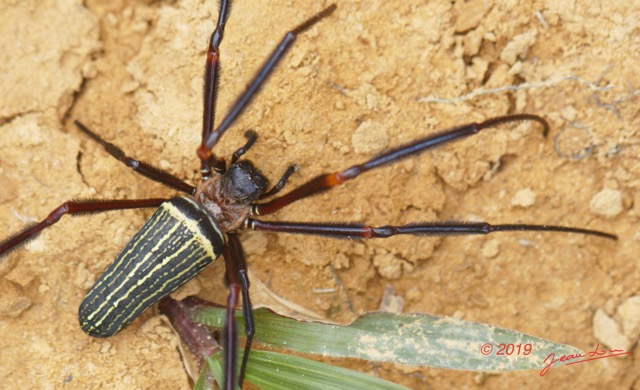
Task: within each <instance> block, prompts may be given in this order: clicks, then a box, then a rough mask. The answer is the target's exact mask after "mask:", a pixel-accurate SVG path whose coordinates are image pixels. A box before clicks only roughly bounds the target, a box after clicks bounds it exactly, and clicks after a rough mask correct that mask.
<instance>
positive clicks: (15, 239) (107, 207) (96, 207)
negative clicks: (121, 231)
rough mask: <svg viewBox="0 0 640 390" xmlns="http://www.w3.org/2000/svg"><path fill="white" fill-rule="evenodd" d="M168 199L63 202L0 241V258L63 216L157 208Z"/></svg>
mask: <svg viewBox="0 0 640 390" xmlns="http://www.w3.org/2000/svg"><path fill="white" fill-rule="evenodd" d="M167 200H168V199H137V200H74V201H70V202H65V203H63V204H61V205H60V206H58V207H57V208H56V209H55V210H53V211H52V212H51V213H50V214H49V215H48V216H47V218H45V219H44V220H42V221H40V222H38V223H36V224H32V225H29V226H27V227H25V228H24V229H22V230H21V231H19V232H17V233H15V234H14V235H12V236H10V237H9V238H7V239H6V240H4V241H0V257H2V256H4V255H6V254H7V253H9V252H11V251H12V250H14V249H16V248H17V247H18V246H20V245H22V244H24V243H25V242H27V241H29V240H31V239H33V238H35V237H37V236H38V234H40V232H41V231H43V230H44V229H46V228H48V227H49V226H51V225H53V224H54V223H56V222H58V221H59V220H60V218H62V216H63V215H65V214H69V215H79V214H90V213H101V212H103V211H111V210H124V209H141V208H145V207H158V206H160V205H161V204H162V203H164V202H166V201H167Z"/></svg>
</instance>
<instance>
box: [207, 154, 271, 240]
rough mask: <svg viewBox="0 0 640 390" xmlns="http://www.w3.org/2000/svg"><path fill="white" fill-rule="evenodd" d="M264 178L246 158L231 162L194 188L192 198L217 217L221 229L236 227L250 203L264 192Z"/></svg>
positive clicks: (240, 222)
mask: <svg viewBox="0 0 640 390" xmlns="http://www.w3.org/2000/svg"><path fill="white" fill-rule="evenodd" d="M266 188H267V179H266V178H265V177H264V176H263V175H262V173H260V171H258V169H256V167H254V166H253V164H252V163H251V162H249V161H247V160H243V161H239V162H237V163H234V164H231V165H230V166H229V168H228V169H227V171H226V172H225V173H223V174H221V175H214V176H213V177H212V178H210V179H208V180H206V181H204V182H203V183H202V184H200V185H199V186H198V187H197V189H196V194H195V198H196V200H197V201H198V202H200V203H201V204H202V205H203V206H204V207H205V208H206V209H207V211H209V213H210V214H211V215H212V216H213V217H214V218H216V219H217V220H218V223H219V224H220V227H222V230H224V231H231V230H234V229H236V228H238V227H239V226H240V225H241V224H242V222H243V221H244V220H245V218H246V217H247V216H248V215H249V212H250V209H251V203H253V202H254V201H255V200H257V199H258V198H259V197H260V195H262V194H264V192H265V190H266Z"/></svg>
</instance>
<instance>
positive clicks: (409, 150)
mask: <svg viewBox="0 0 640 390" xmlns="http://www.w3.org/2000/svg"><path fill="white" fill-rule="evenodd" d="M518 121H535V122H538V123H540V124H541V125H542V126H543V127H544V135H545V136H546V135H547V133H548V132H549V124H548V123H547V121H546V120H544V118H542V117H539V116H537V115H529V114H517V115H507V116H501V117H497V118H491V119H487V120H486V121H484V122H480V123H469V124H466V125H463V126H459V127H455V128H453V129H449V130H446V131H443V132H441V133H437V134H433V135H430V136H428V137H425V138H422V139H419V140H417V141H414V142H412V143H409V144H406V145H402V146H400V147H398V148H395V149H392V150H390V151H388V152H386V153H383V154H380V155H378V156H376V157H374V158H372V159H371V160H369V161H367V162H365V163H363V164H359V165H354V166H352V167H350V168H347V169H345V170H344V171H342V172H334V173H325V174H321V175H319V176H316V177H315V178H313V179H311V180H310V181H308V182H306V183H305V184H303V185H301V186H300V187H298V188H296V189H294V190H293V191H291V192H289V193H288V194H286V195H284V196H281V197H279V198H276V199H274V200H272V201H270V202H267V203H262V204H256V205H254V206H253V209H252V211H253V213H254V214H256V215H267V214H271V213H274V212H276V211H278V210H280V209H282V208H283V207H286V206H288V205H290V204H291V203H293V202H295V201H298V200H300V199H304V198H306V197H309V196H311V195H315V194H318V193H320V192H323V191H327V190H329V189H331V188H333V187H335V186H337V185H339V184H342V183H344V182H345V181H347V180H351V179H355V178H356V177H358V176H360V175H361V174H362V173H364V172H367V171H369V170H371V169H374V168H378V167H381V166H384V165H387V164H391V163H394V162H398V161H400V160H402V159H403V158H407V157H412V156H416V155H418V154H420V153H422V152H424V151H425V150H427V149H431V148H435V147H437V146H440V145H443V144H445V143H447V142H450V141H454V140H456V139H459V138H465V137H469V136H471V135H474V134H477V133H478V132H480V130H484V129H487V128H491V127H495V126H497V125H501V124H503V123H510V122H518Z"/></svg>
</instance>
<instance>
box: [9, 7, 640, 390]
mask: <svg viewBox="0 0 640 390" xmlns="http://www.w3.org/2000/svg"><path fill="white" fill-rule="evenodd" d="M216 3H217V2H216V1H214V0H206V1H202V0H173V1H150V0H140V1H124V0H118V1H108V2H107V1H97V0H86V1H79V0H64V1H62V0H61V1H54V0H45V1H41V0H38V1H36V0H30V1H4V2H2V3H0V47H2V50H1V52H0V125H1V126H2V127H1V129H0V238H3V237H6V236H8V235H9V234H10V233H11V232H15V231H17V230H19V229H21V228H22V227H24V226H25V225H26V224H28V223H31V222H34V221H37V220H41V219H43V218H44V217H46V215H47V214H48V213H49V212H50V211H51V210H53V209H54V208H55V207H57V206H58V205H60V204H61V203H62V202H64V201H66V200H71V199H87V198H94V199H139V198H150V197H171V196H174V195H175V194H176V193H175V192H174V191H172V190H170V189H167V188H164V187H163V186H161V185H159V184H156V183H153V182H151V181H149V180H147V179H145V178H142V177H139V176H138V175H135V174H134V173H133V172H132V171H131V170H130V169H129V168H127V167H125V166H123V165H122V164H121V163H119V162H117V161H115V160H114V159H113V158H111V157H110V156H109V155H108V154H107V153H105V152H104V150H103V149H102V148H101V147H99V146H98V145H96V143H95V142H92V141H91V140H89V139H88V138H87V137H86V136H84V135H83V134H82V133H81V132H79V131H78V129H77V128H75V127H74V126H73V120H75V119H78V120H81V121H82V122H83V123H85V124H87V125H88V126H89V127H90V128H92V129H94V130H95V131H97V132H99V133H100V134H101V135H102V136H103V137H104V138H105V139H107V140H108V141H110V142H113V143H115V144H118V145H120V146H121V147H122V148H123V149H124V150H125V151H126V153H128V154H129V155H132V156H135V157H137V158H139V159H141V160H143V161H147V162H150V163H152V164H156V165H159V166H160V167H162V168H164V169H166V170H168V171H169V172H172V173H174V174H175V175H177V176H179V177H182V178H185V180H187V181H188V182H191V183H196V182H197V181H198V161H197V160H196V158H195V153H194V151H195V148H196V146H197V145H198V142H199V136H200V132H201V124H200V121H201V116H202V107H201V106H202V103H201V90H202V79H201V76H202V70H203V63H204V52H205V49H206V44H207V42H208V36H209V34H210V32H211V30H212V27H213V24H214V20H215V17H216V12H217V9H216V7H217V5H216ZM320 3H322V2H320ZM320 3H319V2H317V1H310V0H302V1H288V0H269V1H248V0H238V1H236V2H235V4H234V6H233V10H232V14H231V18H230V20H229V23H228V28H227V31H226V35H225V40H224V42H223V49H222V63H223V75H222V77H223V79H222V82H221V87H220V91H219V92H220V93H219V97H220V99H219V112H225V110H226V109H227V108H228V107H229V106H230V104H231V103H232V101H233V99H234V98H235V97H236V96H237V95H238V93H239V92H240V91H242V90H243V89H244V87H245V85H246V84H247V82H248V81H249V80H250V78H251V77H252V76H253V74H254V73H255V72H256V70H257V69H258V68H259V66H260V65H261V63H262V62H263V60H264V58H265V57H266V56H267V55H268V53H270V52H271V50H272V48H273V47H274V46H275V45H276V43H277V42H278V41H279V39H280V38H281V37H282V35H283V34H284V32H285V31H286V29H287V28H290V27H293V26H295V25H296V24H297V23H299V22H300V21H302V20H304V18H306V17H308V16H310V15H312V14H313V13H315V12H317V11H318V10H320V9H321V8H322V6H323V5H324V6H326V5H328V4H329V3H328V2H325V3H324V4H320ZM337 3H338V10H337V11H336V12H335V14H334V15H332V16H331V17H330V18H327V19H326V20H324V21H322V23H320V24H319V25H318V26H316V27H314V28H313V29H312V30H311V31H309V32H308V33H305V34H304V35H303V36H301V37H300V38H299V39H298V40H297V42H296V44H295V46H294V47H293V49H292V50H291V51H290V53H289V54H288V55H287V57H286V58H285V59H284V61H283V62H282V64H281V66H280V67H279V68H278V69H277V71H276V72H275V73H274V75H273V77H272V78H271V79H270V80H269V83H268V84H267V85H266V86H265V88H264V90H263V91H262V93H261V94H260V95H259V96H258V97H257V99H256V100H255V101H254V102H253V104H252V105H251V106H250V107H249V108H248V109H247V110H246V112H245V113H244V114H243V115H242V117H241V118H240V120H239V121H238V122H237V123H236V124H235V126H234V127H233V128H232V129H231V130H230V131H229V133H228V134H227V135H225V137H224V138H223V140H222V142H221V143H220V144H219V145H218V147H217V148H216V150H217V151H218V152H219V153H221V154H223V155H225V156H228V155H230V154H231V153H232V152H233V151H234V150H235V149H236V148H237V147H238V146H239V145H240V144H242V143H243V142H244V138H243V132H244V131H245V130H247V129H253V130H255V131H256V132H257V133H258V134H259V135H260V138H259V140H258V142H257V144H256V145H255V147H254V148H253V149H252V150H251V151H250V153H249V154H248V158H250V159H251V160H253V161H254V162H256V164H257V165H258V166H259V167H260V169H262V171H263V172H264V173H265V174H266V175H267V176H268V177H270V178H272V180H276V179H277V178H278V177H279V176H280V175H281V173H282V172H283V171H284V169H285V168H286V167H287V166H288V165H289V164H292V163H295V164H297V165H298V166H299V167H300V170H299V172H298V173H296V174H295V175H294V176H293V177H292V179H291V181H290V183H289V187H290V188H291V187H294V186H296V185H298V184H301V183H302V182H304V181H305V180H308V179H310V178H311V177H313V176H314V175H316V174H318V173H320V172H323V171H335V170H340V169H344V168H346V167H349V166H351V165H353V164H356V163H360V162H363V161H365V160H366V159H368V158H369V157H371V156H373V155H374V154H376V153H378V152H380V151H382V150H384V149H388V148H391V147H394V146H396V145H399V144H402V143H404V142H408V141H410V140H413V139H416V138H417V137H421V136H425V135H427V134H430V133H434V132H436V131H438V130H442V129H446V128H449V127H453V126H456V125H459V124H463V123H468V122H473V121H481V120H484V119H486V118H490V117H494V116H499V115H505V114H512V113H521V112H528V113H536V114H539V115H541V116H543V117H545V118H547V119H548V121H549V122H550V125H551V131H550V134H549V136H548V137H547V138H544V137H543V136H542V134H541V129H540V127H539V126H537V125H536V124H531V123H520V124H514V125H509V126H501V127H500V128H496V129H491V130H487V131H485V132H482V133H481V134H479V135H477V136H474V137H472V138H469V139H466V140H463V141H459V142H456V143H454V144H449V145H447V146H445V147H443V148H440V149H438V150H435V151H433V152H429V153H425V154H424V155H421V156H419V157H417V158H413V159H410V160H406V161H403V162H401V163H398V164H395V165H393V166H389V167H385V168H382V169H378V170H375V171H372V172H369V173H367V174H365V175H363V176H362V177H360V178H359V179H358V180H355V181H353V182H348V183H346V184H345V185H343V186H341V187H340V188H336V189H334V190H333V191H331V192H329V193H326V194H322V195H319V196H316V197H313V198H310V199H307V200H304V201H301V202H299V203H296V204H295V205H292V206H291V207H289V208H288V209H286V210H282V211H280V212H278V213H277V214H275V215H273V216H269V217H265V219H272V220H282V221H286V220H289V221H357V222H364V223H369V224H373V225H385V224H404V223H409V222H413V221H426V220H473V221H478V220H485V221H488V222H493V223H518V222H520V223H538V224H559V225H569V226H576V227H584V228H591V229H599V230H603V231H607V232H613V233H615V234H617V235H618V236H619V238H620V239H619V241H617V242H612V241H609V240H605V239H601V238H597V237H587V236H581V235H570V234H548V233H535V232H528V233H526V232H522V233H501V234H492V235H488V236H478V237H450V238H445V239H436V238H416V237H396V238H391V239H387V240H371V241H369V242H362V241H347V240H341V241H334V240H330V239H323V238H313V237H300V236H292V235H271V234H262V233H256V232H244V233H242V234H241V239H242V241H243V243H244V245H245V249H246V252H247V255H248V261H249V267H250V268H251V270H252V272H253V278H254V279H255V280H258V279H259V280H260V281H262V282H263V283H264V284H265V286H267V288H268V289H269V290H270V291H271V292H272V293H274V294H276V295H278V296H280V297H282V298H284V299H286V300H289V301H291V302H293V303H296V304H298V305H301V306H303V307H304V308H306V309H307V310H309V311H311V312H314V313H316V314H317V315H318V316H320V317H323V318H327V319H329V320H332V321H338V322H349V321H350V320H353V319H354V318H355V317H356V316H357V315H358V314H360V313H363V312H367V311H373V310H377V309H379V308H380V307H381V302H382V297H383V294H384V291H385V289H386V290H387V291H388V292H391V293H390V294H391V296H392V297H395V298H401V299H402V301H403V304H402V305H398V304H396V305H383V308H385V309H388V310H402V311H403V312H420V313H429V314H434V315H444V316H455V317H458V318H462V319H465V320H471V321H478V322H484V323H490V324H494V325H498V326H502V327H506V328H510V329H516V330H519V331H522V332H525V333H528V334H532V335H536V336H539V337H542V338H545V339H549V340H553V341H557V342H561V343H565V344H570V345H573V346H575V347H578V348H581V349H583V350H590V349H593V348H594V347H595V346H596V345H597V344H598V343H600V344H601V345H603V346H607V347H619V346H620V345H612V344H614V343H618V342H621V343H623V344H624V348H627V350H630V351H631V354H630V355H629V356H627V357H624V358H612V359H604V360H600V361H596V362H590V363H584V364H577V365H573V366H568V367H562V368H558V369H555V370H553V371H552V372H550V373H549V374H548V375H547V376H545V377H543V378H541V377H539V375H538V371H535V370H534V371H521V372H510V373H501V374H494V373H490V374H489V373H487V374H484V373H475V372H454V371H448V370H442V369H428V368H427V369H420V368H414V367H405V366H397V365H393V364H375V365H374V364H368V363H364V362H340V361H334V362H333V363H335V364H342V365H345V366H348V367H351V368H355V369H358V370H361V371H364V372H368V373H370V374H372V375H379V376H381V377H384V378H386V379H389V380H392V381H397V382H399V383H401V384H403V385H405V386H408V387H410V388H415V389H424V388H443V387H445V388H507V387H508V388H523V387H525V388H526V387H530V388H539V387H547V388H552V387H554V386H562V387H565V386H567V385H570V386H571V387H575V388H607V387H608V388H638V386H640V383H639V382H638V380H639V379H638V373H640V365H639V363H638V358H639V354H638V348H634V346H635V345H636V344H637V340H638V332H639V331H638V329H637V327H638V321H639V315H638V311H635V314H634V312H633V302H637V301H634V299H631V300H630V298H632V297H634V296H638V295H640V289H639V286H640V272H639V269H638V268H639V265H640V262H639V261H640V260H639V255H638V254H639V253H640V230H639V228H638V226H639V225H638V219H639V218H640V179H639V178H640V161H639V159H638V156H639V155H640V138H639V129H640V115H639V113H640V111H639V107H640V96H639V95H640V76H639V72H638V69H640V59H639V57H638V53H640V40H639V39H638V37H639V36H640V27H638V26H639V24H640V19H639V16H638V15H640V7H639V5H638V2H633V1H631V2H610V1H605V0H601V1H599V0H587V1H551V0H549V1H544V0H539V1H511V0H507V1H495V0H485V1H482V0H471V1H468V2H464V1H441V0H433V1H422V0H402V1H381V0H374V1H366V2H364V1H340V0H339V1H337ZM151 213H152V210H136V211H122V212H119V211H115V212H109V213H104V214H100V215H94V216H84V217H64V218H63V219H62V220H61V222H60V223H58V224H57V225H55V227H52V228H50V229H48V230H46V231H45V232H44V233H42V234H41V235H40V236H39V237H38V238H37V239H35V240H33V241H31V242H29V243H28V244H27V245H25V246H24V247H22V248H20V249H18V250H16V251H14V252H12V253H11V254H10V255H9V256H7V257H5V258H3V259H1V260H0V383H1V384H2V385H0V387H3V388H7V389H18V388H34V389H35V388H40V389H61V388H65V389H97V388H111V389H151V388H155V389H158V388H164V389H188V388H189V386H190V384H189V379H188V376H187V374H186V373H185V369H184V368H183V364H182V359H181V356H180V353H179V352H178V349H177V347H176V345H177V340H176V338H175V336H174V335H173V333H172V332H171V330H170V329H169V328H168V326H167V325H166V324H165V323H164V322H163V321H162V320H161V319H160V318H159V317H157V316H156V315H155V311H154V310H152V311H149V312H148V313H145V314H144V315H143V316H142V317H141V318H139V319H138V320H136V321H135V322H134V323H133V324H132V325H131V326H129V327H128V328H127V329H125V330H124V331H123V332H121V333H120V334H118V335H117V336H116V337H113V338H109V339H92V338H89V337H88V336H86V335H85V334H84V333H83V332H82V331H81V330H80V328H79V326H78V322H77V318H76V316H77V308H78V306H79V304H80V302H81V301H82V298H83V297H84V294H85V293H86V291H87V289H88V288H89V287H90V286H91V285H92V283H93V282H94V281H95V279H96V278H97V277H98V276H99V275H100V273H101V272H102V271H103V270H104V269H105V268H106V267H107V265H108V264H109V263H110V261H112V259H114V258H115V256H116V255H117V253H118V251H119V249H120V248H121V247H122V246H124V245H125V244H126V242H127V240H128V239H129V238H130V237H131V236H132V235H133V234H134V233H135V231H136V230H137V229H138V228H139V227H140V226H141V224H142V223H143V222H144V220H145V218H148V217H149V216H150V215H151ZM222 275H223V267H222V265H221V264H216V265H214V266H212V267H210V268H209V269H207V270H206V271H205V272H203V273H202V274H201V275H200V276H199V277H198V278H197V279H196V280H195V281H194V282H192V283H190V284H189V285H188V286H187V287H186V288H187V291H186V292H184V293H187V292H188V293H196V294H198V295H199V296H202V297H205V298H207V299H210V300H213V301H216V302H223V301H224V299H225V296H226V293H225V290H224V287H223V278H222ZM388 294H389V293H388ZM262 296H263V295H262V294H259V293H256V297H255V298H254V301H255V302H256V303H257V304H260V303H269V302H268V301H265V300H263V298H262ZM636 299H637V298H636ZM392 301H395V302H398V301H399V299H395V300H392ZM629 302H631V303H629ZM625 303H626V304H627V305H626V306H625ZM621 307H623V308H626V309H625V310H621V309H620V308H621ZM636 310H637V309H636ZM608 319H610V320H611V321H610V322H608ZM634 327H635V328H634ZM601 328H602V329H604V330H601ZM603 332H604V333H603Z"/></svg>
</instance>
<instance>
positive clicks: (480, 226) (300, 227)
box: [245, 218, 618, 240]
mask: <svg viewBox="0 0 640 390" xmlns="http://www.w3.org/2000/svg"><path fill="white" fill-rule="evenodd" d="M245 224H246V227H248V228H250V229H253V230H261V231H265V232H278V233H294V234H312V235H316V236H325V237H333V238H350V239H355V238H365V239H369V238H387V237H391V236H395V235H399V234H410V235H414V236H459V235H471V234H489V233H493V232H506V231H543V232H564V233H577V234H588V235H592V236H598V237H603V238H607V239H610V240H617V239H618V237H617V236H616V235H614V234H609V233H604V232H601V231H598V230H589V229H579V228H573V227H565V226H554V225H527V224H505V225H490V224H488V223H486V222H421V223H411V224H407V225H402V226H380V227H373V226H365V225H360V224H349V223H345V224H336V223H299V222H264V221H259V220H256V219H251V218H249V219H247V222H246V223H245Z"/></svg>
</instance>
